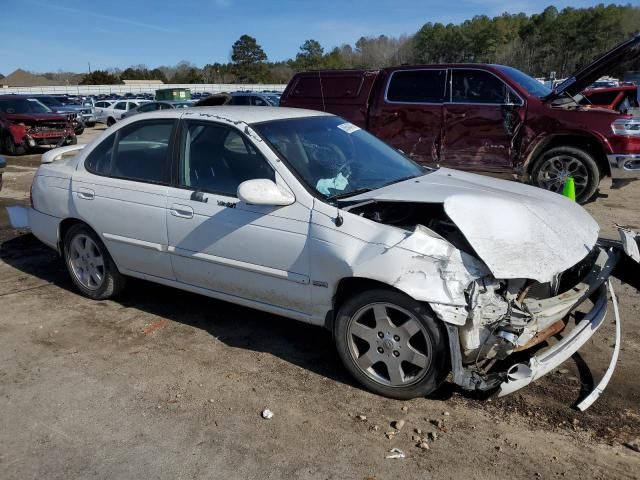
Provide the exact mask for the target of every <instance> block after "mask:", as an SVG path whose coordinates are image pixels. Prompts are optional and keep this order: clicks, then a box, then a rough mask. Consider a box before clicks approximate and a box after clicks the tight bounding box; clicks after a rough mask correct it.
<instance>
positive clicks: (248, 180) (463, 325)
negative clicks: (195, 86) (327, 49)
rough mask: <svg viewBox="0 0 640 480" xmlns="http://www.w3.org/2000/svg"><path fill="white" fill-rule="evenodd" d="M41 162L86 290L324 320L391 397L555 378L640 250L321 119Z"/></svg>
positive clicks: (35, 194)
mask: <svg viewBox="0 0 640 480" xmlns="http://www.w3.org/2000/svg"><path fill="white" fill-rule="evenodd" d="M72 153H76V155H75V156H73V157H71V158H66V159H64V158H63V157H64V154H67V155H68V154H72ZM42 161H43V165H41V167H40V168H39V170H38V172H37V174H36V176H35V178H34V181H33V186H32V202H33V208H32V210H31V211H30V223H31V228H32V230H33V233H34V234H35V235H36V236H37V237H38V238H39V239H40V240H42V241H43V242H44V243H46V244H47V245H49V246H51V247H52V248H55V249H57V250H58V252H59V253H60V254H61V255H62V256H63V258H64V261H65V263H66V265H67V268H68V270H69V273H70V275H71V278H72V279H73V282H74V284H75V286H76V287H77V289H78V290H79V291H80V292H81V293H83V294H84V295H86V296H88V297H90V298H93V299H96V300H102V299H106V298H110V297H112V296H113V295H115V294H117V293H118V292H119V291H120V290H121V289H122V288H123V287H124V284H125V278H126V277H127V276H131V277H138V278H142V279H146V280H149V281H152V282H157V283H161V284H165V285H170V286H173V287H176V288H180V289H184V290H188V291H191V292H196V293H200V294H203V295H207V296H210V297H214V298H218V299H222V300H227V301H230V302H234V303H237V304H240V305H245V306H249V307H253V308H256V309H259V310H264V311H267V312H272V313H276V314H279V315H283V316H285V317H290V318H293V319H297V320H300V321H303V322H308V323H311V324H315V325H320V326H325V327H326V328H328V329H330V330H331V331H332V332H333V334H334V337H335V343H336V347H337V350H338V352H339V355H340V357H341V358H342V360H343V362H344V364H345V366H346V368H347V369H348V370H349V371H350V372H351V373H352V374H353V376H354V377H355V378H356V379H358V380H359V381H360V382H361V383H362V384H363V385H365V386H366V387H368V388H369V389H371V390H373V391H374V392H378V393H380V394H383V395H387V396H390V397H395V398H411V397H415V396H421V395H425V394H428V393H430V392H432V391H434V390H435V389H436V388H437V387H438V386H439V385H440V384H441V383H442V382H443V381H444V379H445V378H446V377H447V375H448V374H449V373H450V371H453V381H454V382H456V383H457V384H459V385H461V386H462V387H464V388H467V389H490V388H495V387H498V386H500V387H501V389H502V393H503V394H504V393H508V392H510V391H513V390H516V389H518V388H520V387H522V386H524V385H526V384H528V383H529V382H531V381H532V380H535V379H536V378H538V377H540V376H541V375H544V374H545V373H547V372H548V371H549V370H551V369H553V368H554V367H556V366H557V365H559V364H560V363H562V362H563V361H565V360H566V359H568V358H569V356H570V355H572V354H573V353H574V352H575V351H576V350H578V348H580V347H581V346H582V345H583V344H584V343H585V342H586V341H587V339H588V338H589V337H590V336H591V335H593V334H594V332H595V331H596V329H597V328H598V327H599V326H600V325H601V324H602V322H603V320H604V318H605V313H606V311H607V303H608V301H607V278H608V277H609V275H610V274H611V271H612V269H613V267H614V265H616V264H617V262H618V260H619V259H620V258H624V259H625V261H626V260H628V257H627V256H625V254H624V252H623V251H622V249H621V248H614V247H612V246H610V245H613V244H607V245H604V244H600V243H598V225H597V224H596V222H595V221H594V220H593V219H592V218H591V217H590V216H589V214H588V213H587V212H586V211H585V210H584V209H583V208H582V207H580V206H579V205H577V204H575V203H572V202H571V201H569V200H568V199H566V198H565V197H562V196H560V195H557V194H554V193H550V192H547V191H544V190H541V189H538V188H534V187H529V186H524V185H520V184H516V183H512V182H507V181H502V180H496V179H492V178H488V177H482V176H478V175H473V174H469V173H462V172H458V171H454V170H449V169H445V168H441V169H427V168H423V167H421V166H418V165H417V164H415V163H414V162H412V161H411V160H409V159H407V158H406V157H405V156H404V155H402V154H401V153H399V152H398V151H396V150H394V149H392V148H391V147H389V146H388V145H386V144H385V143H383V142H382V141H380V140H378V139H376V138H375V137H373V136H372V135H370V134H369V133H367V132H366V131H363V130H361V129H359V128H358V127H357V126H354V125H352V124H350V123H348V122H346V121H345V120H343V119H341V118H339V117H336V116H333V115H328V114H324V113H321V112H312V111H307V110H300V109H287V108H278V109H276V108H259V107H202V108H192V109H186V110H174V109H172V110H163V111H159V112H153V113H146V114H140V115H136V116H134V117H131V118H128V119H125V120H123V121H122V122H119V123H118V124H117V125H116V126H115V127H114V128H112V129H109V130H107V131H105V132H104V133H103V134H102V135H101V136H100V137H98V138H97V139H96V140H94V141H93V142H92V143H90V144H89V145H87V146H84V148H83V146H71V147H64V148H60V149H57V150H53V151H50V152H47V153H45V154H44V155H43V160H42ZM623 238H624V239H625V242H626V243H625V244H626V252H628V253H630V254H632V255H635V253H634V250H633V248H634V247H636V248H637V241H636V239H635V238H634V234H632V233H631V232H624V235H623ZM635 252H636V253H637V250H635ZM620 265H621V263H620V264H618V266H620ZM634 272H637V270H635V271H634ZM634 274H635V273H634ZM612 295H613V292H612ZM576 308H581V309H583V310H586V315H585V316H583V317H580V318H579V319H578V320H579V321H578V323H577V325H576V326H574V327H567V328H565V327H566V325H567V321H568V319H569V317H570V316H571V315H572V312H574V311H575V309H576ZM616 318H617V316H616ZM559 331H565V334H566V335H565V339H564V340H562V341H560V342H558V343H556V344H555V345H554V346H552V347H550V348H549V349H548V350H546V351H543V353H538V354H533V353H531V354H530V359H529V361H527V362H524V363H516V364H515V365H512V366H509V357H510V355H511V354H512V353H513V352H516V351H521V350H527V349H529V348H531V347H532V346H534V345H537V344H539V343H540V342H543V341H545V340H546V339H547V338H548V337H549V336H551V335H553V334H555V333H558V332H559ZM616 343H617V344H619V338H618V340H617V342H616ZM614 357H615V356H614ZM502 360H504V361H502ZM511 363H513V362H511ZM614 363H615V361H612V367H611V368H613V364H614ZM604 383H606V382H604ZM602 386H603V385H600V387H602ZM595 395H597V392H596V394H595ZM591 401H593V397H592V398H590V399H589V401H588V402H587V403H590V402H591ZM583 406H584V405H583Z"/></svg>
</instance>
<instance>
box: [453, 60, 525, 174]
mask: <svg viewBox="0 0 640 480" xmlns="http://www.w3.org/2000/svg"><path fill="white" fill-rule="evenodd" d="M449 94H450V101H449V102H446V103H445V104H444V129H443V139H442V165H445V166H455V168H460V169H463V170H474V171H480V172H487V173H506V174H509V175H511V173H512V167H513V162H512V160H511V152H512V146H513V144H514V136H515V135H517V133H518V131H519V129H518V128H517V126H518V125H519V124H521V123H522V121H523V120H524V118H521V116H523V115H524V109H523V108H521V107H522V101H521V100H520V99H519V98H518V97H517V96H516V95H515V93H513V91H512V90H511V89H510V88H509V87H508V86H507V85H506V84H505V83H504V82H503V81H502V80H501V79H500V78H498V77H497V76H495V75H494V74H492V73H491V72H488V71H486V70H480V69H452V70H451V83H450V92H449ZM514 101H515V102H514Z"/></svg>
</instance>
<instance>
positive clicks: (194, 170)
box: [179, 122, 275, 197]
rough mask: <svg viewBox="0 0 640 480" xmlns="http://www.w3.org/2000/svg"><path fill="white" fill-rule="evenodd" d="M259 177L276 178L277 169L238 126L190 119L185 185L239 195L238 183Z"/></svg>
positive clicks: (184, 146)
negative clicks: (232, 126) (240, 131)
mask: <svg viewBox="0 0 640 480" xmlns="http://www.w3.org/2000/svg"><path fill="white" fill-rule="evenodd" d="M258 178H268V179H270V180H274V181H275V172H274V171H273V169H272V168H271V167H270V166H269V165H268V164H267V162H266V160H265V159H264V158H263V157H262V155H261V154H260V153H259V152H258V151H257V150H256V149H255V148H254V147H253V145H251V143H250V142H249V141H248V140H247V139H246V138H244V137H243V136H242V135H241V134H240V133H239V132H238V131H237V130H235V129H233V128H231V127H227V126H225V125H220V124H215V123H201V122H187V123H186V128H185V129H184V134H183V138H182V148H181V158H180V175H179V182H180V185H181V186H183V187H186V188H190V189H193V190H201V191H206V192H213V193H220V194H222V195H228V196H230V197H235V196H236V192H237V190H238V185H240V184H241V183H242V182H244V181H246V180H254V179H258Z"/></svg>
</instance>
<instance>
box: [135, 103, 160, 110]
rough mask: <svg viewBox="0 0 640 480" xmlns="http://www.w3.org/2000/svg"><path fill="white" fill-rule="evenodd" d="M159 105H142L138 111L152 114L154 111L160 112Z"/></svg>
mask: <svg viewBox="0 0 640 480" xmlns="http://www.w3.org/2000/svg"><path fill="white" fill-rule="evenodd" d="M159 105H160V104H158V103H147V104H146V105H141V106H140V107H139V108H138V111H139V112H152V111H154V110H158V106H159Z"/></svg>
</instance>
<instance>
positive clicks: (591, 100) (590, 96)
mask: <svg viewBox="0 0 640 480" xmlns="http://www.w3.org/2000/svg"><path fill="white" fill-rule="evenodd" d="M582 96H583V97H585V98H584V99H583V100H581V101H580V103H581V104H582V105H585V106H587V107H591V108H607V109H609V110H615V111H617V112H621V113H629V112H631V111H634V109H636V111H637V109H638V108H639V107H640V97H638V87H637V86H636V85H620V86H618V87H605V88H589V89H587V90H585V91H584V92H582Z"/></svg>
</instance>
